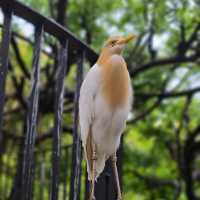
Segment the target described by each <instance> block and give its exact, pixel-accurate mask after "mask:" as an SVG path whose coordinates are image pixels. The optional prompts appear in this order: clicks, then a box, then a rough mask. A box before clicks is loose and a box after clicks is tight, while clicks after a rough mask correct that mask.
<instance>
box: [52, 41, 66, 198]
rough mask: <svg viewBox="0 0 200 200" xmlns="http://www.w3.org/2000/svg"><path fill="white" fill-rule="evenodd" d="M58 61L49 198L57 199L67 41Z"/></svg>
mask: <svg viewBox="0 0 200 200" xmlns="http://www.w3.org/2000/svg"><path fill="white" fill-rule="evenodd" d="M58 56H59V63H58V68H57V74H56V88H55V104H54V115H55V122H54V123H55V124H54V133H53V165H52V183H51V200H57V199H58V191H59V190H58V187H59V170H60V169H59V167H60V133H61V132H62V130H61V129H62V128H61V127H62V113H63V101H64V99H63V96H64V95H63V94H64V80H65V74H66V70H67V67H68V66H67V62H68V41H66V42H65V44H64V45H62V47H61V49H60V51H59V55H58Z"/></svg>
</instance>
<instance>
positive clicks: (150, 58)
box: [0, 0, 200, 200]
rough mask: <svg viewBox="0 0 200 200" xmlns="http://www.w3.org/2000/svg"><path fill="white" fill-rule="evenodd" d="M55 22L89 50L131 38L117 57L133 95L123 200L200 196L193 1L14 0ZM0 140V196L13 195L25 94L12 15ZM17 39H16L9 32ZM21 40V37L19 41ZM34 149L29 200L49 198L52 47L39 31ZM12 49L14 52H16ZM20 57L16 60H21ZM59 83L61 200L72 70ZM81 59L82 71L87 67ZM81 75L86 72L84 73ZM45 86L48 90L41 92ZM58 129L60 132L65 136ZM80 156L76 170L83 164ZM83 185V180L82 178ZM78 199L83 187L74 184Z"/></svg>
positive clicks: (198, 20) (24, 60)
mask: <svg viewBox="0 0 200 200" xmlns="http://www.w3.org/2000/svg"><path fill="white" fill-rule="evenodd" d="M21 2H23V3H25V4H26V5H29V6H30V7H32V8H34V9H35V10H37V11H39V12H40V13H42V14H43V15H45V16H48V17H51V18H53V19H55V20H56V21H57V22H58V23H61V24H62V25H64V26H65V27H66V28H68V29H69V30H70V31H71V32H72V33H74V34H75V35H76V36H77V37H78V38H80V39H81V40H82V41H84V42H85V43H87V44H89V45H90V46H91V47H92V48H93V49H94V50H95V51H96V52H98V53H99V52H100V49H101V47H102V45H103V43H104V41H105V40H106V39H107V38H108V37H109V36H110V35H127V34H130V33H131V34H132V33H133V34H135V35H137V39H136V41H135V42H134V43H131V44H129V45H128V46H127V48H126V50H125V52H124V55H125V59H126V61H127V63H128V68H129V71H130V74H131V78H132V84H133V87H134V90H135V92H134V93H135V100H134V106H133V109H132V112H131V113H130V116H129V120H128V125H127V130H126V132H125V133H124V137H123V152H122V161H123V164H122V171H123V176H122V177H123V195H124V200H176V199H177V200H186V199H190V200H194V199H199V198H200V157H199V151H200V137H199V136H200V95H199V92H200V1H199V0H165V1H160V0H151V1H150V0H109V1H107V0H96V1H94V0H21ZM2 19H3V18H2V17H1V23H2ZM13 30H14V32H15V33H16V37H14V38H13V39H12V46H11V49H10V53H11V56H10V72H9V75H8V80H7V87H6V95H7V98H6V105H5V108H4V127H3V130H4V135H3V136H2V138H3V139H2V140H1V141H2V142H1V145H0V154H1V161H0V162H1V164H0V172H1V181H0V184H1V185H0V196H1V197H0V199H9V200H11V199H15V198H14V196H15V197H16V194H17V191H16V188H17V187H19V185H18V186H17V184H19V182H17V181H19V180H18V176H17V175H19V173H20V170H19V169H20V161H21V160H20V159H22V158H21V157H22V156H21V154H22V149H21V146H22V145H20V144H21V142H22V141H23V132H24V128H25V127H24V126H25V125H24V124H23V121H24V119H25V110H26V98H27V97H28V95H29V91H30V81H29V79H30V72H31V62H32V51H33V48H32V41H33V27H32V26H31V25H30V24H27V23H25V22H24V21H22V20H19V19H18V18H17V17H15V20H14V23H13ZM18 36H19V37H18ZM23 37H24V39H23ZM44 45H45V46H44V48H43V52H42V59H41V61H42V62H41V69H42V73H41V83H40V87H41V88H40V89H41V97H40V113H39V117H38V130H37V132H38V136H37V138H36V149H35V155H36V156H35V157H36V162H35V168H36V172H35V183H34V191H35V194H36V197H35V199H36V200H37V199H43V200H44V199H48V191H49V184H50V183H49V177H50V176H51V145H52V141H51V131H52V128H53V115H52V113H51V112H52V109H53V106H52V102H51V101H50V99H51V98H50V97H51V96H52V94H53V91H52V90H51V88H50V87H51V86H52V85H53V83H54V73H55V68H56V61H55V60H56V59H55V52H56V50H55V49H56V46H57V43H56V41H55V39H54V38H52V37H50V36H48V35H46V37H45V41H44ZM17 51H18V53H17ZM20 60H21V61H20ZM73 66H74V65H72V66H71V67H70V69H69V72H68V76H67V77H68V78H67V79H66V83H65V86H66V89H65V90H66V100H65V106H64V111H65V112H64V115H63V118H64V119H63V124H64V133H63V135H62V151H61V153H62V159H61V170H60V179H61V184H60V193H59V195H60V198H59V199H64V196H67V194H68V193H69V184H67V185H66V182H69V179H70V172H69V170H67V169H70V166H71V161H70V159H68V158H69V156H70V155H71V149H70V146H71V144H72V136H71V134H69V133H70V131H71V129H70V128H71V127H70V126H68V125H70V124H72V120H73V114H72V112H71V111H72V110H73V91H74V87H75V68H74V67H73ZM88 66H89V64H87V66H86V69H88ZM86 71H87V70H86ZM47 89H48V90H47ZM65 133H66V134H65ZM84 166H85V162H84V163H83V170H85V167H84ZM82 179H83V180H82V182H83V183H84V181H85V180H84V177H83V178H82ZM81 195H82V196H81V199H83V195H84V189H82V190H81Z"/></svg>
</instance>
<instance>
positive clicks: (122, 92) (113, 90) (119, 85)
mask: <svg viewBox="0 0 200 200" xmlns="http://www.w3.org/2000/svg"><path fill="white" fill-rule="evenodd" d="M122 59H123V58H122ZM129 84H130V83H129V74H128V70H127V67H126V63H125V61H124V60H121V58H118V57H116V58H113V59H110V60H109V61H108V62H107V63H106V65H105V66H104V67H102V84H101V93H102V95H103V96H104V97H105V100H106V101H107V103H108V104H109V106H110V107H112V108H116V107H118V106H123V105H126V104H127V103H128V97H129Z"/></svg>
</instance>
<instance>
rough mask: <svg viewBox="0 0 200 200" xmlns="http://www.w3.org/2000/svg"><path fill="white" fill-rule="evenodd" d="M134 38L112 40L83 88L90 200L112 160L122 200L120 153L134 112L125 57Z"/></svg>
mask: <svg viewBox="0 0 200 200" xmlns="http://www.w3.org/2000/svg"><path fill="white" fill-rule="evenodd" d="M134 38H135V36H132V35H131V36H128V37H116V36H115V37H111V38H109V39H108V40H107V41H106V43H105V45H104V47H103V49H102V51H101V54H100V56H99V58H98V60H97V62H96V64H94V66H93V67H92V68H91V69H90V70H89V72H88V73H87V75H86V77H85V79H84V81H83V83H82V86H81V90H80V98H79V119H80V129H81V139H82V144H83V148H84V154H85V159H86V161H87V172H88V179H89V180H90V181H91V190H90V192H91V193H90V200H93V199H95V196H94V186H95V180H97V178H98V176H99V175H100V173H101V172H102V171H103V169H104V166H105V162H106V160H107V159H108V158H109V157H111V159H112V165H113V172H114V177H115V183H116V186H117V198H118V200H121V199H122V195H121V190H120V184H119V177H118V171H117V166H116V162H117V158H116V151H117V148H118V147H119V144H120V137H121V135H122V132H123V130H124V128H125V124H126V120H127V116H128V113H129V111H130V109H131V104H132V96H133V93H132V87H131V82H130V77H129V73H128V70H127V65H126V62H125V60H124V58H123V57H122V55H121V54H122V50H123V48H124V46H125V44H126V43H128V42H129V41H131V40H132V39H134Z"/></svg>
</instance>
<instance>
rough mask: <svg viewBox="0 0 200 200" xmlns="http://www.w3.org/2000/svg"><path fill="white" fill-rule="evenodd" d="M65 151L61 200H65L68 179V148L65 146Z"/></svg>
mask: <svg viewBox="0 0 200 200" xmlns="http://www.w3.org/2000/svg"><path fill="white" fill-rule="evenodd" d="M64 151H65V166H66V168H65V171H64V181H63V200H67V179H68V171H69V169H68V160H67V159H68V158H69V147H68V146H67V147H66V149H64Z"/></svg>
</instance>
